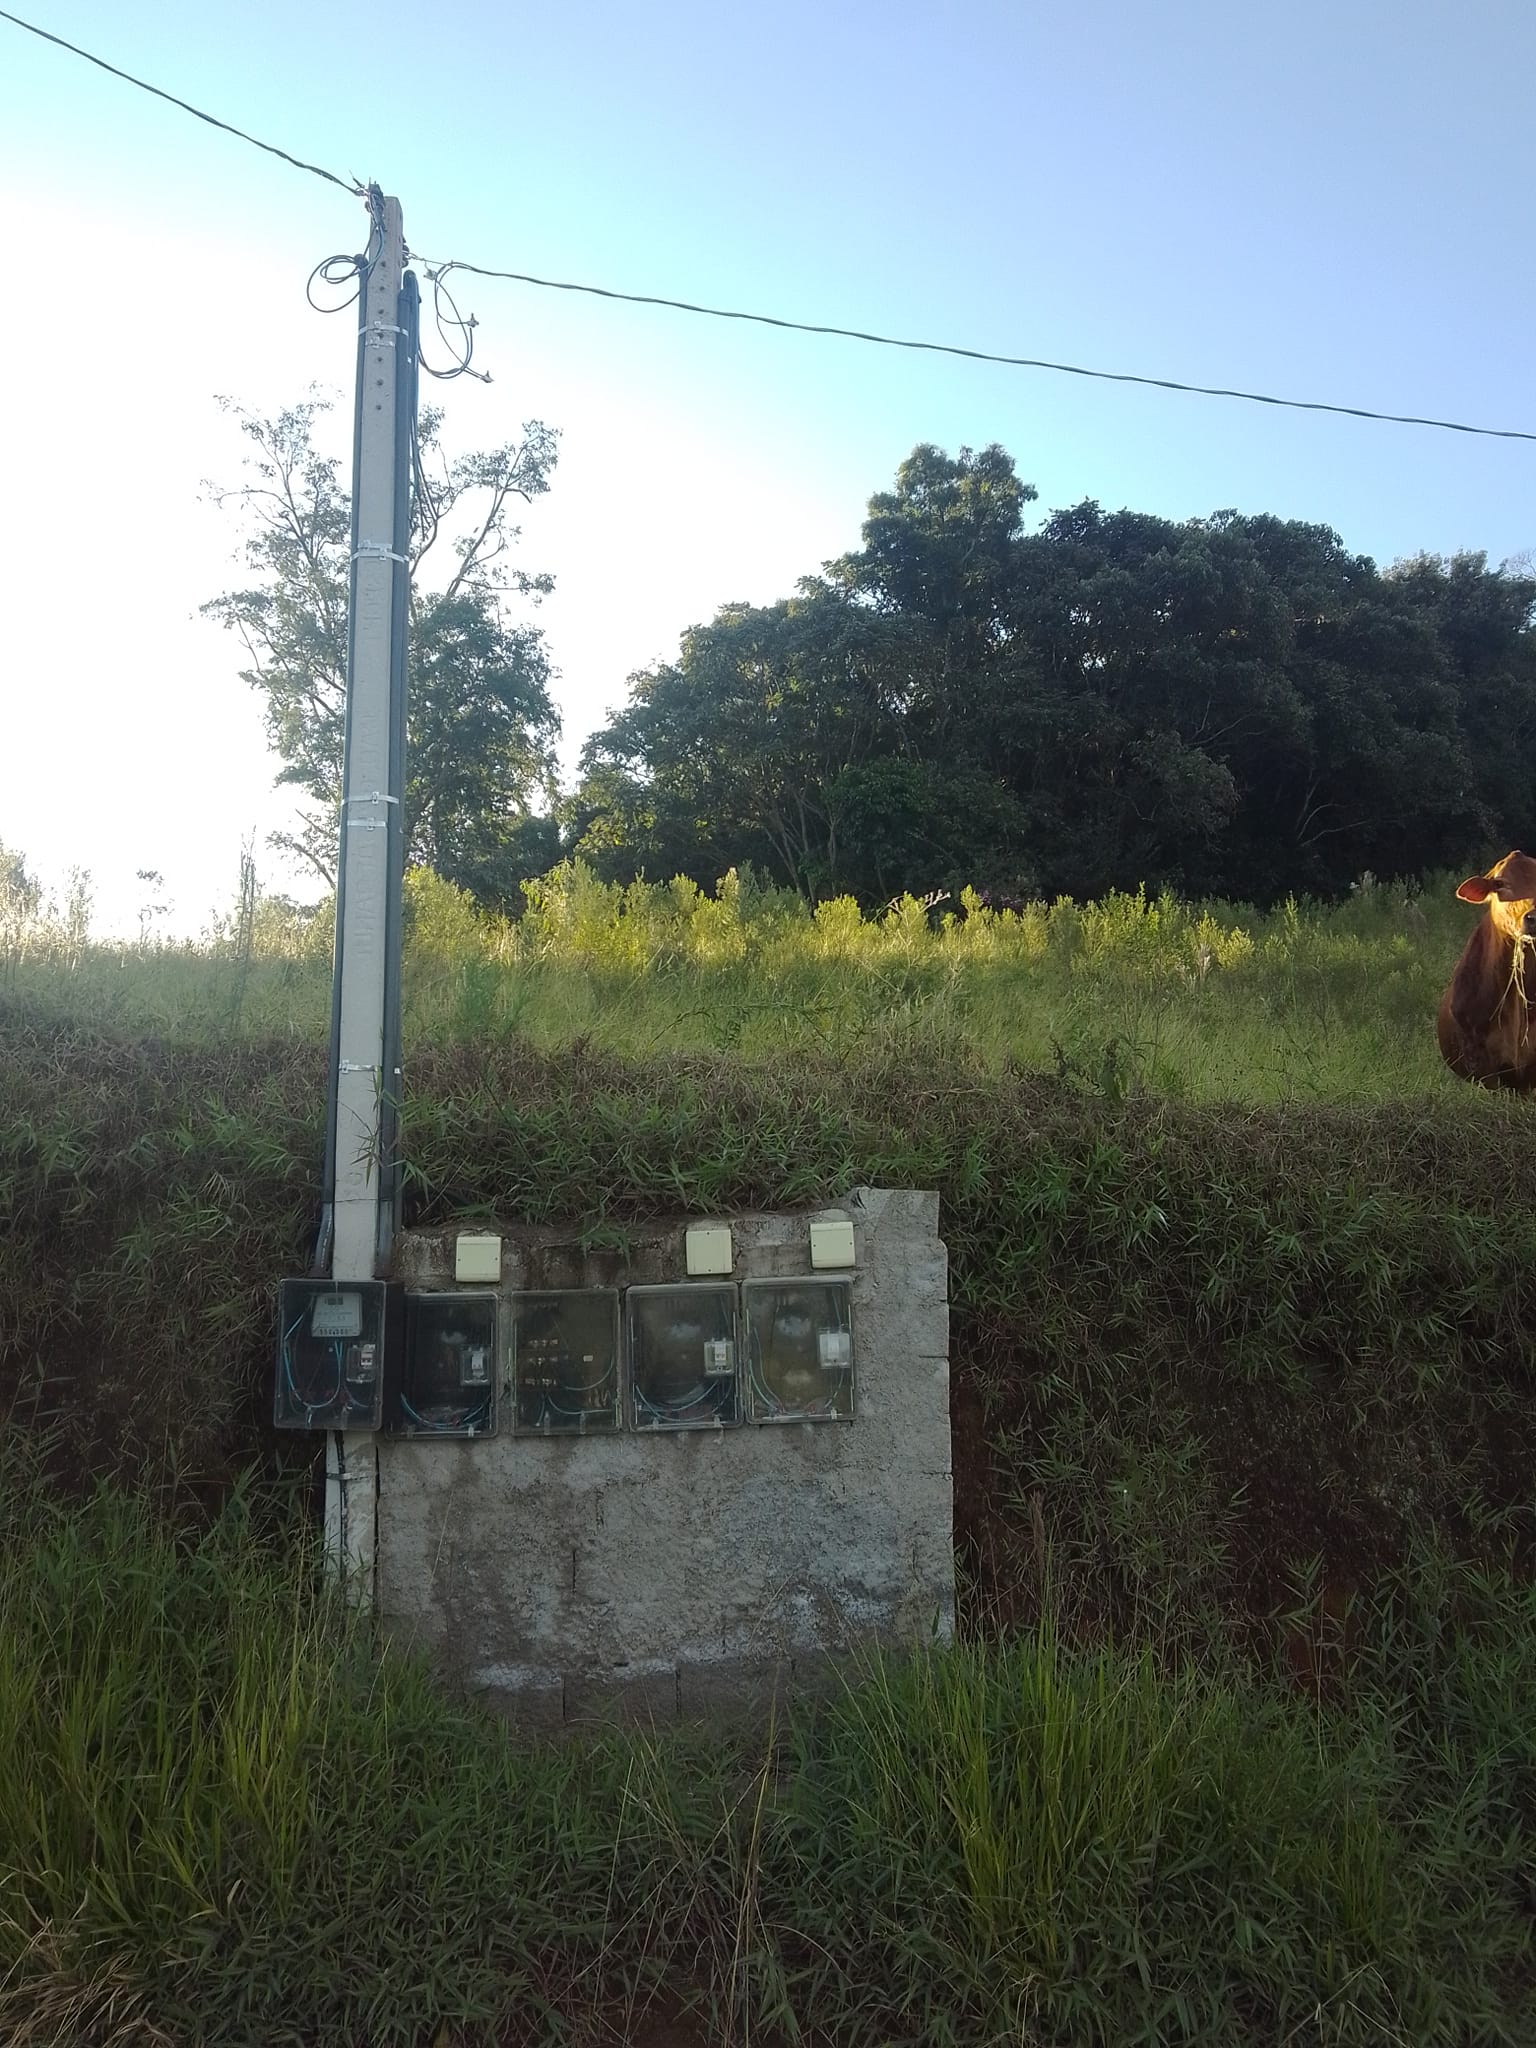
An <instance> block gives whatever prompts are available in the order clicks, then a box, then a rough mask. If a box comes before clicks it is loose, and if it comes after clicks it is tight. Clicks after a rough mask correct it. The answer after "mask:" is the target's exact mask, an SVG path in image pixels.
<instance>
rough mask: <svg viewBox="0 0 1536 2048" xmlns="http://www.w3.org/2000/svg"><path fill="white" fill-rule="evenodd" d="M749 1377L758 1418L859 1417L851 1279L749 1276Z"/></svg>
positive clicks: (751, 1408)
mask: <svg viewBox="0 0 1536 2048" xmlns="http://www.w3.org/2000/svg"><path fill="white" fill-rule="evenodd" d="M741 1297H742V1317H743V1321H744V1323H745V1325H746V1361H745V1366H746V1369H745V1373H744V1378H745V1381H746V1391H747V1413H748V1414H749V1416H750V1417H751V1419H752V1420H753V1421H754V1422H846V1421H848V1420H850V1419H851V1417H852V1415H853V1285H852V1282H851V1281H849V1280H824V1279H819V1278H818V1279H814V1280H748V1281H745V1282H743V1284H742V1290H741Z"/></svg>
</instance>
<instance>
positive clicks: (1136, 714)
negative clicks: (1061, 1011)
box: [568, 446, 1536, 902]
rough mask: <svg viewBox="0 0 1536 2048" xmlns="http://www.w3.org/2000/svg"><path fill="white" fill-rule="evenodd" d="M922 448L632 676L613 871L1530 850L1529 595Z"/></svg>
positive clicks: (588, 824)
mask: <svg viewBox="0 0 1536 2048" xmlns="http://www.w3.org/2000/svg"><path fill="white" fill-rule="evenodd" d="M1035 495H1036V494H1035V492H1034V491H1033V489H1032V488H1031V487H1030V486H1029V485H1028V484H1026V483H1023V482H1022V481H1021V480H1020V479H1019V478H1018V476H1017V475H1016V473H1015V469H1014V464H1013V461H1012V458H1011V457H1010V456H1008V455H1007V454H1006V453H1005V452H1004V451H1003V450H1002V449H1001V448H997V447H992V448H985V449H982V450H981V451H980V452H973V451H971V450H969V449H961V450H960V452H959V454H958V456H949V455H946V454H944V453H943V452H942V451H941V450H939V449H937V448H933V447H928V446H924V447H920V448H917V449H916V450H914V451H913V453H912V455H911V456H909V457H908V459H907V460H906V461H905V462H904V463H903V464H902V466H901V468H900V470H899V471H898V473H897V477H896V487H895V489H894V490H893V491H891V492H884V493H881V494H879V495H878V496H876V497H875V498H873V499H871V501H870V504H869V516H868V518H867V520H866V521H865V525H864V528H863V545H862V547H861V548H860V549H858V550H857V551H856V552H854V553H852V554H849V555H847V556H844V557H842V558H841V559H839V560H837V561H834V562H830V563H828V564H826V565H825V568H824V571H823V574H822V575H821V576H820V577H814V578H808V579H807V580H806V581H804V582H803V583H802V584H801V586H800V590H799V592H798V594H797V595H796V596H795V597H793V598H790V599H787V600H785V601H784V602H782V603H780V604H778V605H773V606H767V607H750V606H745V605H728V606H726V607H725V608H724V609H723V610H722V611H721V612H720V613H719V614H718V615H717V617H716V619H715V620H714V622H713V623H712V624H711V625H708V626H700V627H696V628H694V629H693V630H692V631H691V632H690V633H688V634H686V635H685V636H684V639H683V643H682V646H681V648H680V650H679V654H678V657H677V659H676V661H674V662H668V663H664V664H661V665H660V666H658V667H656V668H654V669H651V670H649V671H646V672H644V673H642V674H640V675H638V676H635V677H633V678H632V679H631V695H630V702H629V704H628V705H627V706H626V708H625V709H624V710H623V711H621V712H619V713H618V714H617V715H616V716H614V717H613V718H612V719H611V720H610V722H609V723H608V725H607V726H606V727H604V728H603V730H602V731H600V732H598V733H597V734H596V735H594V737H593V738H592V740H591V741H589V743H588V745H587V748H586V751H585V754H584V757H583V766H584V770H585V779H584V781H583V784H582V786H581V789H580V790H579V791H578V793H577V796H576V798H575V800H574V802H573V804H572V805H571V807H570V810H569V813H568V821H569V823H570V825H571V828H572V832H573V834H574V836H575V839H576V843H577V844H578V846H579V850H580V851H581V852H582V853H583V855H584V856H585V857H586V858H588V859H589V860H591V861H592V862H593V863H594V865H595V866H597V867H598V869H599V870H600V871H601V872H603V873H604V874H606V875H608V876H610V877H613V878H625V877H627V876H629V875H632V874H636V873H647V874H649V875H651V876H652V877H653V878H655V877H658V876H661V875H666V874H671V873H674V872H681V873H685V874H689V875H691V876H693V877H694V878H695V879H696V880H699V881H703V882H707V881H709V880H712V879H713V878H714V877H715V876H716V875H718V874H720V873H722V872H724V870H725V869H726V868H727V867H729V866H731V865H733V864H740V863H742V862H744V861H750V862H751V863H752V864H753V865H754V866H755V867H756V868H757V869H758V870H759V871H760V872H762V873H764V874H766V875H769V876H772V877H773V878H774V879H775V880H776V881H778V882H781V883H787V884H789V885H791V886H793V887H795V888H796V889H798V890H800V891H801V892H802V894H804V895H806V896H807V897H810V898H816V897H820V896H825V895H828V894H834V893H839V892H842V891H845V890H847V891H852V892H854V893H856V894H858V895H859V896H860V897H862V898H863V899H864V900H865V901H866V902H868V901H878V900H881V899H883V898H885V897H887V896H890V895H893V894H895V893H897V892H898V891H900V890H903V889H910V890H912V891H913V892H914V893H918V894H921V893H924V892H925V891H927V890H929V889H934V888H949V889H952V888H956V887H958V886H959V885H960V883H962V882H973V883H977V884H979V885H981V886H982V887H985V888H990V889H992V890H994V891H1001V892H1005V893H1007V892H1018V893H1040V892H1043V893H1046V894H1057V893H1061V894H1071V895H1078V896H1083V895H1089V894H1097V893H1100V892H1102V891H1103V890H1105V889H1107V888H1110V887H1119V888H1133V887H1134V886H1135V885H1136V884H1137V883H1140V882H1146V883H1147V884H1148V885H1150V886H1161V885H1164V884H1166V885H1169V886H1172V887H1174V888H1178V889H1182V890H1185V891H1188V892H1192V893H1201V894H1207V893H1211V894H1220V895H1225V896H1240V897H1248V898H1253V899H1256V900H1259V901H1273V900H1274V899H1276V898H1277V897H1279V896H1283V895H1285V894H1286V893H1288V892H1297V893H1301V892H1306V893H1314V894H1322V895H1327V894H1336V893H1339V892H1340V891H1342V890H1343V889H1345V888H1347V886H1348V885H1349V883H1350V882H1351V881H1352V880H1353V879H1354V878H1355V877H1357V876H1358V875H1360V874H1361V873H1362V872H1364V871H1365V870H1367V869H1370V870H1372V871H1374V872H1375V873H1377V874H1381V875H1388V874H1413V873H1417V872H1422V871H1423V870H1425V869H1426V868H1429V867H1432V866H1438V865H1441V864H1444V863H1447V862H1455V861H1458V860H1461V859H1463V858H1470V857H1471V856H1472V855H1474V854H1475V855H1476V857H1477V859H1478V860H1479V861H1481V860H1482V859H1483V858H1484V857H1485V856H1486V849H1487V847H1488V846H1489V845H1492V844H1495V843H1497V845H1498V846H1499V847H1500V848H1501V849H1502V848H1503V847H1504V846H1506V845H1515V844H1519V843H1522V842H1523V843H1526V844H1532V843H1536V774H1533V769H1532V753H1531V748H1530V745H1529V741H1530V739H1531V738H1532V737H1533V736H1536V731H1533V729H1536V635H1533V625H1532V621H1533V604H1536V581H1533V580H1532V579H1531V578H1530V577H1528V576H1525V575H1523V574H1517V573H1513V572H1508V573H1506V572H1503V571H1495V570H1491V569H1489V567H1488V566H1487V563H1486V562H1485V560H1484V559H1483V557H1481V556H1478V555H1460V556H1456V557H1454V558H1453V559H1451V560H1450V561H1448V562H1446V561H1440V560H1438V559H1435V558H1428V557H1426V558H1420V559H1418V560H1415V561H1412V562H1406V563H1402V564H1399V565H1398V566H1397V567H1396V568H1394V569H1391V570H1388V571H1386V572H1385V573H1383V572H1382V571H1380V570H1379V569H1378V568H1377V567H1376V565H1375V563H1374V562H1372V561H1371V560H1370V559H1369V558H1367V557H1365V556H1360V555H1353V554H1351V553H1350V552H1349V551H1348V550H1347V549H1346V548H1345V547H1344V545H1343V543H1342V541H1341V540H1340V538H1339V536H1338V535H1337V534H1336V533H1334V532H1333V531H1332V530H1331V529H1330V528H1328V527H1326V526H1322V525H1313V524H1307V523H1305V522H1302V521H1298V520H1282V519H1277V518H1274V517H1271V516H1269V515H1264V514H1259V515H1244V514H1240V513H1238V512H1235V511H1222V512H1216V513H1213V514H1212V515H1211V516H1210V517H1208V518H1204V519H1191V520H1186V521H1175V520H1169V519H1163V518H1160V517H1156V516H1153V515H1149V514H1143V513H1136V512H1131V511H1120V512H1106V511H1105V510H1104V509H1103V508H1102V507H1101V506H1099V505H1097V504H1095V503H1093V502H1092V501H1088V502H1085V503H1083V504H1080V505H1076V506H1071V507H1068V508H1066V509H1064V510H1060V511H1056V512H1053V513H1050V514H1049V515H1047V516H1046V517H1045V518H1043V519H1042V520H1041V521H1040V522H1039V524H1038V525H1037V526H1036V527H1035V528H1034V529H1033V530H1032V531H1029V530H1026V527H1025V513H1026V510H1027V508H1028V507H1029V506H1030V505H1031V504H1032V503H1033V502H1034V499H1035Z"/></svg>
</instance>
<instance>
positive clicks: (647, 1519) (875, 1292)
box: [378, 1188, 954, 1726]
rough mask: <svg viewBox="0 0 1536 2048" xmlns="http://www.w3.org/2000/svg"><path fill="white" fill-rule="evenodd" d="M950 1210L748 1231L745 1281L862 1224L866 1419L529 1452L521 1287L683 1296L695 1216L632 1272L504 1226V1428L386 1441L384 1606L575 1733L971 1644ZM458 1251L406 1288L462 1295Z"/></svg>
mask: <svg viewBox="0 0 1536 2048" xmlns="http://www.w3.org/2000/svg"><path fill="white" fill-rule="evenodd" d="M938 1208H939V1205H938V1197H937V1196H936V1195H934V1194H926V1193H916V1192H909V1191H896V1190H890V1189H884V1188H861V1189H857V1190H855V1191H854V1192H853V1193H852V1194H851V1195H850V1196H849V1197H848V1199H847V1201H846V1202H845V1203H844V1204H842V1205H840V1206H839V1207H837V1208H835V1209H825V1210H817V1211H816V1212H814V1216H813V1215H811V1214H809V1213H806V1214H800V1215H771V1216H766V1215H764V1216H739V1217H736V1218H734V1219H733V1220H732V1229H733V1233H734V1249H735V1268H734V1273H733V1278H735V1279H736V1280H742V1279H756V1278H759V1277H763V1278H766V1277H779V1276H788V1275H796V1274H808V1273H809V1272H810V1271H811V1266H810V1256H809V1225H810V1223H811V1222H812V1221H813V1220H821V1219H823V1218H828V1217H848V1218H851V1219H852V1222H853V1226H854V1242H855V1258H856V1263H855V1267H854V1273H853V1296H852V1314H853V1341H854V1360H855V1365H854V1370H855V1386H856V1412H855V1415H854V1418H853V1419H852V1420H851V1421H846V1422H793V1423H787V1424H782V1423H781V1424H776V1425H773V1426H753V1425H750V1424H743V1425H741V1426H739V1427H736V1428H729V1429H720V1430H706V1431H678V1432H676V1433H668V1432H659V1431H645V1432H643V1433H634V1434H632V1433H630V1432H629V1431H628V1430H627V1429H626V1430H622V1431H620V1432H618V1433H615V1434H612V1435H589V1436H582V1437H574V1436H570V1437H551V1436H538V1435H534V1436H517V1435H514V1434H513V1433H512V1431H511V1426H510V1425H511V1421H512V1416H513V1412H514V1409H513V1403H512V1400H511V1399H510V1397H509V1395H508V1393H507V1391H506V1388H505V1377H506V1373H507V1370H508V1365H507V1359H506V1355H505V1354H506V1349H507V1332H508V1331H509V1329H510V1321H511V1318H510V1315H509V1314H508V1313H507V1305H508V1303H509V1300H510V1296H511V1295H512V1294H513V1293H514V1292H515V1291H517V1290H519V1289H529V1288H551V1287H625V1286H628V1285H631V1284H639V1283H646V1282H656V1281H681V1280H683V1279H684V1278H685V1272H684V1245H683V1232H684V1224H683V1222H682V1221H681V1220H678V1221H676V1222H673V1223H667V1224H657V1225H654V1226H647V1227H642V1228H640V1229H638V1230H636V1231H635V1232H633V1233H632V1235H631V1239H630V1242H629V1243H628V1244H627V1245H626V1247H625V1249H624V1251H623V1253H622V1255H621V1254H619V1253H616V1252H613V1251H596V1250H594V1251H590V1252H583V1251H582V1249H581V1248H580V1246H579V1245H578V1244H576V1243H573V1242H572V1241H571V1240H570V1239H569V1238H566V1239H562V1238H561V1237H560V1236H559V1235H558V1233H555V1232H551V1231H522V1232H519V1231H516V1230H513V1229H510V1228H508V1229H504V1230H503V1233H502V1236H503V1251H502V1278H501V1285H500V1288H499V1290H498V1291H499V1293H500V1295H501V1298H502V1304H503V1312H502V1315H501V1324H502V1332H503V1335H502V1346H503V1354H504V1355H503V1361H502V1371H503V1382H504V1384H503V1393H502V1398H501V1402H500V1425H499V1433H498V1434H497V1435H495V1436H494V1437H487V1438H483V1439H480V1440H478V1441H475V1442H458V1441H448V1442H443V1441H438V1442H434V1441H430V1440H422V1439H419V1438H417V1439H407V1440H400V1439H386V1440H383V1441H381V1442H380V1444H379V1502H378V1601H379V1606H380V1609H381V1612H382V1614H383V1616H384V1617H385V1619H386V1621H387V1623H388V1624H389V1626H390V1627H391V1629H392V1631H393V1632H394V1634H395V1635H396V1637H397V1638H398V1639H400V1640H403V1641H412V1642H416V1643H422V1644H425V1645H426V1646H427V1647H428V1648H429V1649H430V1650H431V1652H432V1653H433V1655H434V1658H435V1659H436V1661H437V1662H438V1664H439V1665H440V1666H441V1667H442V1668H444V1669H445V1670H446V1671H448V1672H449V1673H450V1674H451V1675H452V1676H454V1677H455V1678H457V1679H458V1680H460V1681H461V1682H462V1683H463V1684H464V1685H465V1686H466V1687H467V1688H468V1689H469V1690H470V1691H472V1692H475V1693H478V1694H480V1695H481V1696H482V1697H484V1698H486V1699H487V1700H488V1702H489V1703H491V1704H494V1705H496V1706H498V1707H500V1708H502V1709H504V1710H506V1711H509V1712H512V1713H514V1714H515V1715H516V1716H517V1717H518V1718H519V1719H525V1720H528V1721H531V1722H533V1723H536V1724H540V1725H546V1726H555V1725H560V1724H564V1723H571V1722H581V1721H589V1720H594V1719H607V1718H616V1717H618V1718H635V1717H639V1718H646V1719H654V1720H656V1721H665V1720H670V1719H673V1718H676V1717H678V1716H684V1717H690V1716H697V1715H710V1714H716V1713H729V1712H732V1711H738V1712H739V1711H741V1710H747V1711H751V1710H753V1709H755V1708H758V1707H760V1706H761V1705H763V1704H764V1703H765V1701H766V1699H767V1698H768V1697H769V1695H770V1694H772V1693H775V1692H782V1691H784V1690H799V1689H803V1688H808V1687H813V1686H814V1685H815V1684H817V1683H818V1682H822V1681H824V1680H825V1677H826V1674H827V1672H828V1671H829V1669H831V1668H832V1667H834V1666H835V1665H836V1663H837V1661H838V1660H839V1659H841V1658H844V1657H846V1656H847V1655H848V1653H850V1652H851V1651H853V1650H855V1649H856V1648H858V1647H860V1646H868V1645H872V1644H876V1643H878V1644H883V1645H887V1646H890V1645H898V1646H899V1645H903V1644H911V1643H916V1642H919V1641H924V1640H927V1639H930V1638H932V1637H933V1636H935V1635H938V1636H940V1637H943V1636H947V1635H948V1634H949V1633H950V1632H951V1630H952V1628H953V1622H954V1556H953V1548H952V1537H951V1523H952V1486H951V1471H950V1436H949V1359H948V1354H949V1308H948V1262H947V1258H946V1254H945V1250H944V1246H943V1245H942V1243H940V1241H939V1237H938ZM485 1227H486V1226H484V1225H477V1226H476V1228H477V1229H483V1228H485ZM454 1241H455V1233H454V1232H451V1231H450V1232H443V1233H439V1234H431V1233H412V1234H410V1235H409V1236H408V1237H407V1238H405V1239H404V1240H402V1241H401V1243H400V1244H399V1246H398V1248H397V1259H396V1271H397V1273H398V1275H399V1277H400V1278H402V1279H403V1280H404V1281H405V1282H406V1284H407V1286H408V1287H410V1288H412V1289H417V1288H436V1287H445V1288H451V1287H452V1286H453V1284H454V1283H453V1270H454Z"/></svg>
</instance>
